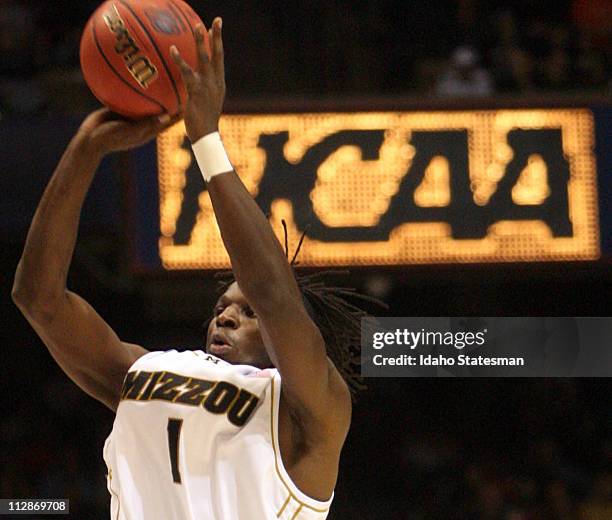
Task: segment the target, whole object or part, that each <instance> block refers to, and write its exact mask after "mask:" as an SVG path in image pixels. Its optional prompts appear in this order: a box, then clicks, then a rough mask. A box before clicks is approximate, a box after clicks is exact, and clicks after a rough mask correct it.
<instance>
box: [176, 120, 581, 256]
mask: <svg viewBox="0 0 612 520" xmlns="http://www.w3.org/2000/svg"><path fill="white" fill-rule="evenodd" d="M469 132H470V130H469V129H468V128H465V129H457V130H415V131H413V132H412V137H411V140H410V144H411V145H412V146H413V147H414V149H415V151H416V153H415V156H414V159H413V160H412V163H411V165H410V167H409V168H408V170H407V171H406V172H405V174H404V176H403V178H402V181H401V183H400V185H399V187H398V190H397V193H396V194H395V195H394V196H393V197H392V198H391V201H390V204H389V207H388V209H387V211H386V213H384V214H383V215H381V217H380V221H379V222H378V224H377V225H375V226H363V227H357V226H356V227H332V226H328V225H326V224H325V223H324V222H322V221H321V220H320V219H319V217H318V216H317V214H316V213H315V211H314V207H313V202H312V198H311V192H312V190H313V189H314V188H315V186H316V184H317V170H318V168H319V167H320V166H321V165H322V164H323V163H324V161H326V160H327V158H328V157H329V156H330V155H332V154H333V153H334V152H335V151H337V150H338V149H339V148H340V147H342V146H355V147H357V148H359V150H360V152H361V155H362V158H363V160H364V161H374V160H380V155H379V151H380V148H381V145H382V143H383V141H384V139H385V129H379V130H342V131H339V132H336V133H334V134H331V135H329V136H327V137H326V138H325V139H323V140H322V141H320V142H319V143H317V144H316V145H314V146H312V147H311V148H309V149H308V150H307V151H306V152H305V153H304V156H303V157H302V159H301V160H300V162H299V163H297V164H293V163H291V162H289V161H288V160H287V159H286V158H285V156H284V152H283V150H284V147H285V145H286V144H287V142H288V140H289V132H278V133H274V134H266V133H261V134H260V136H259V140H258V143H257V146H258V148H260V149H261V150H263V151H264V152H265V154H266V162H265V166H264V171H263V176H262V179H261V182H260V183H259V186H258V194H257V196H256V201H257V203H258V204H259V206H260V207H261V209H262V210H263V212H264V213H266V214H269V213H270V212H271V207H272V203H273V201H274V200H278V199H285V200H288V201H290V202H291V205H292V208H293V212H294V218H295V223H296V225H297V227H298V229H306V228H308V237H309V238H310V239H313V240H319V241H321V242H327V243H334V242H378V241H387V240H389V238H390V235H391V233H392V231H393V230H394V229H396V228H397V227H398V226H400V225H402V224H404V223H413V222H445V223H448V224H449V228H450V231H451V236H452V237H453V238H454V239H472V240H474V239H482V238H485V237H486V236H488V230H489V227H490V226H491V225H493V224H495V223H496V222H501V221H515V222H520V221H531V220H539V221H542V222H544V223H546V225H547V226H548V228H549V229H550V231H551V234H552V236H553V237H572V236H573V234H574V230H573V226H572V221H571V220H570V212H569V196H568V186H569V181H570V167H569V162H568V159H567V157H566V156H565V155H564V151H563V138H562V131H561V128H543V129H521V128H516V129H512V130H510V131H509V132H508V134H507V136H506V137H507V142H508V146H509V148H510V149H511V150H512V157H513V158H512V160H511V161H510V162H509V163H508V164H507V165H506V169H505V172H504V175H503V177H502V179H501V180H500V181H499V183H498V186H497V189H496V191H495V193H494V194H493V195H492V196H491V198H490V200H489V201H488V203H486V204H484V205H482V206H481V205H478V204H477V203H476V202H475V200H474V197H473V193H472V187H471V179H470V164H469V139H468V134H469ZM184 146H186V148H185V149H188V150H189V153H191V151H190V150H191V149H190V147H189V146H187V142H186V144H185V145H184ZM533 154H537V155H538V156H540V157H541V158H542V160H543V161H544V163H545V164H546V165H547V167H548V168H549V169H550V170H551V171H554V172H555V174H554V175H551V176H550V177H549V179H548V188H549V189H550V194H549V196H548V197H547V198H546V199H545V200H544V201H542V202H539V203H531V204H525V205H519V204H516V203H514V202H513V200H512V188H513V186H515V185H516V183H517V181H518V180H519V177H520V175H521V171H522V170H523V168H524V167H525V165H526V164H527V163H528V161H529V157H530V156H532V155H533ZM436 156H443V157H445V158H446V159H447V160H448V163H449V168H450V185H449V188H450V195H451V196H450V201H449V202H448V204H445V205H444V206H442V207H437V206H435V207H423V206H419V205H417V203H416V202H415V191H416V190H417V188H418V187H419V185H420V184H421V183H422V182H423V179H424V175H425V171H426V168H427V165H428V164H429V163H430V162H431V160H432V159H433V158H434V157H436ZM201 186H202V179H201V175H200V173H199V170H198V167H197V163H196V161H195V160H193V161H192V163H191V165H190V167H189V168H188V169H187V171H186V183H185V187H184V189H183V202H182V206H181V212H180V214H179V216H178V219H177V222H176V232H175V233H174V236H173V241H174V245H187V244H189V241H190V239H191V233H192V231H193V229H194V226H195V224H196V219H197V215H198V212H199V210H200V206H199V202H198V200H199V199H198V197H199V194H200V190H201Z"/></svg>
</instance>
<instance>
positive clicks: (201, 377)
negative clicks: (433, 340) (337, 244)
mask: <svg viewBox="0 0 612 520" xmlns="http://www.w3.org/2000/svg"><path fill="white" fill-rule="evenodd" d="M203 31H204V29H203V28H202V27H199V28H198V29H197V30H196V33H197V34H196V39H197V43H198V50H199V63H198V66H197V68H196V70H192V69H191V68H190V67H189V65H187V64H186V63H185V62H184V60H183V59H182V58H181V56H180V54H179V53H178V52H177V50H176V49H175V48H173V49H172V56H173V59H174V61H175V63H176V66H177V67H178V68H179V69H180V71H181V75H182V77H183V80H184V82H185V84H186V86H187V90H188V93H189V98H188V101H187V103H186V106H185V107H184V119H185V125H186V128H187V134H188V136H189V138H190V140H191V142H192V143H193V149H194V155H195V156H196V159H197V161H198V164H199V165H200V167H201V169H202V173H203V176H204V178H205V180H206V181H207V184H208V192H209V194H210V197H211V200H212V203H213V207H214V211H215V215H216V218H217V222H218V224H219V227H220V230H221V235H222V238H223V242H224V244H225V246H226V248H227V251H228V253H229V256H230V259H231V264H232V270H233V276H234V277H235V282H232V283H230V284H229V285H228V286H227V289H226V290H225V292H224V293H223V294H222V295H221V297H220V298H219V300H218V302H217V304H216V306H215V309H214V315H213V317H212V319H211V320H210V323H209V326H208V330H207V335H206V350H205V351H184V352H177V351H175V350H170V351H166V352H148V351H147V350H145V349H144V348H143V347H141V346H139V345H134V344H130V343H126V342H122V341H121V340H120V339H119V338H118V337H117V336H116V334H115V333H114V332H113V330H112V329H111V328H110V327H109V325H108V324H106V323H105V322H104V320H103V319H102V318H101V317H100V316H99V315H98V314H97V313H96V312H95V311H94V309H93V308H91V306H90V305H89V304H88V303H87V302H85V301H84V300H83V299H82V298H80V297H79V296H78V295H76V294H74V293H73V292H71V291H69V290H68V289H67V288H66V275H67V272H68V268H69V265H70V260H71V256H72V253H73V248H74V245H75V240H76V236H77V229H78V220H79V216H80V212H81V206H82V203H83V200H84V198H85V196H86V193H87V190H88V188H89V186H90V184H91V182H92V179H93V177H94V173H95V171H96V168H97V166H98V164H99V163H100V160H101V159H102V158H103V157H104V156H105V155H107V154H109V153H111V152H116V151H119V150H127V149H130V148H134V147H136V146H138V145H140V144H142V143H144V142H146V141H147V140H149V139H151V138H153V137H154V136H155V135H156V134H157V133H159V132H160V131H162V130H164V129H165V128H166V127H167V126H168V125H170V124H173V122H174V121H168V118H167V117H166V118H165V121H164V122H163V123H162V122H160V121H158V120H156V119H150V120H145V121H142V122H128V121H125V120H122V119H118V118H117V117H116V116H113V115H112V114H111V113H110V112H109V111H108V110H105V109H103V110H99V111H97V112H95V113H93V114H92V115H90V116H89V117H88V118H87V119H86V120H85V121H84V123H83V124H82V126H81V128H80V129H79V131H78V132H77V134H76V135H75V137H74V138H73V139H72V141H71V143H70V144H69V146H68V147H67V150H66V151H65V153H64V155H63V157H62V159H61V161H60V163H59V165H58V167H57V170H56V171H55V173H54V175H53V177H52V179H51V181H50V182H49V185H48V187H47V189H46V191H45V193H44V195H43V197H42V200H41V202H40V204H39V206H38V209H37V211H36V214H35V216H34V219H33V222H32V225H31V228H30V231H29V234H28V238H27V242H26V245H25V250H24V253H23V256H22V258H21V261H20V263H19V267H18V270H17V274H16V278H15V284H14V288H13V298H14V301H15V302H16V304H17V305H18V306H19V308H20V309H21V311H22V312H23V314H24V315H25V316H26V318H27V319H28V321H29V322H30V323H31V325H32V326H33V327H34V329H35V330H36V332H37V333H38V334H39V335H40V337H41V338H42V340H43V341H44V342H45V344H46V345H47V347H48V349H49V351H50V353H51V355H52V356H53V357H54V358H55V360H56V361H57V362H58V364H59V365H60V366H61V367H62V369H63V370H64V371H65V372H66V374H67V375H68V376H69V377H70V378H71V379H72V380H73V381H74V382H75V383H76V384H77V385H78V386H79V387H80V388H82V389H83V390H84V391H85V392H87V393H88V394H89V395H91V396H92V397H94V398H96V399H98V400H99V401H101V402H102V403H104V404H105V405H107V406H108V407H109V408H111V409H112V410H113V411H116V418H115V422H114V426H113V430H112V432H111V434H110V436H109V437H108V439H107V441H106V444H105V446H104V459H105V462H106V464H107V467H108V478H107V484H108V489H109V491H110V493H111V518H112V519H125V520H158V519H159V520H172V519H176V520H179V519H181V520H182V519H193V520H195V519H199V520H204V519H206V520H234V519H240V520H258V519H278V518H280V519H285V520H289V519H293V520H296V519H297V520H307V519H317V520H320V519H323V518H325V517H326V516H327V513H328V510H329V507H330V504H331V501H332V498H333V491H334V487H335V485H336V480H337V476H338V463H339V457H340V451H341V448H342V445H343V443H344V440H345V438H346V435H347V431H348V428H349V424H350V420H351V391H350V389H349V386H350V387H351V389H352V388H353V387H354V386H355V384H356V379H355V378H356V375H355V373H354V367H355V365H354V361H355V357H354V356H355V352H356V351H355V348H354V347H355V343H356V340H357V342H358V338H359V321H358V318H359V317H360V316H361V315H363V313H362V312H361V311H360V310H359V309H358V308H357V307H354V306H352V305H351V304H350V303H348V302H346V301H345V300H344V299H343V298H342V295H343V294H346V292H343V291H339V292H338V291H337V292H334V291H333V290H332V291H331V292H330V290H324V288H323V289H322V284H321V283H320V282H318V280H317V278H316V277H314V278H313V277H310V278H301V279H298V280H296V277H295V276H294V273H293V269H292V266H291V265H290V263H289V262H288V260H287V256H286V252H283V250H282V248H281V247H280V245H279V243H278V241H277V239H276V237H275V236H274V234H273V232H272V229H271V228H270V225H269V223H268V221H267V220H266V218H265V216H264V215H263V213H262V212H261V211H260V209H259V207H258V206H257V204H256V203H255V201H254V200H253V198H252V197H251V196H250V194H249V193H248V191H247V190H246V189H245V187H244V185H243V184H242V182H241V181H240V178H239V177H238V175H237V174H236V173H235V172H234V171H233V168H232V166H231V164H230V163H229V161H228V158H227V155H226V154H225V151H224V148H223V143H222V141H221V139H220V137H219V134H218V122H219V117H220V114H221V109H222V106H223V101H224V96H225V81H224V61H223V44H222V39H221V20H220V19H216V20H215V21H214V23H213V26H212V29H211V30H210V39H211V55H210V57H209V55H208V54H207V52H206V50H205V48H204V37H203ZM298 282H299V283H298ZM317 323H319V325H317ZM328 355H329V357H328ZM330 358H332V359H333V360H334V361H335V363H334V362H332V360H331V359H330ZM340 372H342V376H341V374H340ZM343 376H344V377H343ZM345 379H346V380H345ZM347 382H348V384H347Z"/></svg>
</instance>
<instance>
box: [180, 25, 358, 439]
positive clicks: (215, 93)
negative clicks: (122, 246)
mask: <svg viewBox="0 0 612 520" xmlns="http://www.w3.org/2000/svg"><path fill="white" fill-rule="evenodd" d="M200 31H204V29H203V28H199V29H197V30H196V39H197V41H198V48H199V60H198V61H199V63H198V67H197V69H196V70H192V69H191V68H190V67H189V65H187V64H186V63H185V61H184V60H183V59H182V58H181V57H180V55H179V53H178V51H176V49H174V48H173V49H172V52H171V54H172V57H173V59H174V61H175V63H176V64H177V66H178V67H179V69H180V71H181V74H182V77H183V80H184V82H185V84H186V87H187V91H188V94H189V97H188V101H187V104H186V106H185V110H184V117H185V126H186V129H187V134H188V136H189V138H190V140H191V142H192V143H196V142H197V141H198V140H199V139H201V138H202V137H204V136H206V135H208V134H211V133H213V132H216V131H218V124H219V118H220V115H221V110H222V107H223V101H224V98H225V73H224V62H223V43H222V39H221V20H220V19H216V20H215V21H214V22H213V27H212V29H211V31H210V37H211V55H210V57H209V56H208V54H207V52H206V50H205V44H204V38H203V32H200ZM208 192H209V194H210V198H211V201H212V205H213V208H214V212H215V216H216V218H217V222H218V224H219V228H220V230H221V236H222V238H223V243H224V244H225V247H226V249H227V252H228V254H229V257H230V260H231V263H232V270H233V272H234V276H235V277H236V281H237V282H238V285H239V287H240V289H241V290H242V292H243V294H244V295H245V297H246V299H247V300H248V302H249V304H250V305H251V307H252V308H253V310H254V311H255V313H256V314H257V317H258V319H259V323H260V329H261V330H262V332H263V337H264V341H265V342H266V348H267V350H268V354H269V356H270V358H271V360H272V362H273V363H274V365H275V366H276V368H277V369H278V370H279V372H280V373H281V376H282V378H283V397H284V399H285V401H286V403H287V404H288V405H289V408H290V410H291V413H292V414H293V415H294V416H295V417H296V418H297V419H299V420H300V422H301V423H302V424H307V425H309V426H308V427H307V428H306V431H305V433H306V434H307V435H309V436H311V438H312V437H318V436H321V437H323V438H326V439H328V440H329V439H330V436H331V437H334V438H337V439H338V440H340V441H341V442H342V441H343V440H344V436H345V435H346V432H347V430H348V425H349V422H350V414H351V399H350V394H349V390H348V387H347V385H346V383H345V382H344V380H343V379H342V377H341V376H340V374H339V373H338V371H337V370H336V368H335V367H334V365H333V363H331V361H330V360H329V359H328V358H327V353H326V349H325V344H324V341H323V338H322V336H321V333H320V331H319V329H318V328H317V326H316V325H315V324H314V323H313V322H312V320H311V319H310V317H309V316H308V313H307V312H306V309H305V307H304V304H303V302H302V295H301V292H300V290H299V288H298V286H297V282H296V280H295V277H294V275H293V270H292V268H291V266H290V265H289V263H288V262H287V259H286V256H285V254H284V252H283V250H282V248H281V245H280V244H279V242H278V240H277V238H276V236H275V235H274V233H273V231H272V228H271V227H270V224H269V222H268V220H267V219H266V217H265V216H264V214H263V213H262V211H261V210H260V208H259V207H258V206H257V204H256V202H255V201H254V199H253V197H252V196H251V195H250V193H249V192H248V191H247V189H246V188H245V186H244V184H243V183H242V181H241V180H240V178H239V177H238V175H237V174H236V172H235V171H227V172H225V173H223V174H221V175H216V176H214V177H213V178H212V179H211V180H210V181H209V183H208Z"/></svg>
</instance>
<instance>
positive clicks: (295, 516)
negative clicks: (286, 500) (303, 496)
mask: <svg viewBox="0 0 612 520" xmlns="http://www.w3.org/2000/svg"><path fill="white" fill-rule="evenodd" d="M302 507H304V504H300V507H298V508H297V509H296V510H295V513H293V516H292V517H291V520H295V519H296V518H297V515H299V514H300V511H301V510H302Z"/></svg>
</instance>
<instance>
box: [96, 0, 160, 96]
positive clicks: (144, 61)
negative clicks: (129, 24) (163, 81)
mask: <svg viewBox="0 0 612 520" xmlns="http://www.w3.org/2000/svg"><path fill="white" fill-rule="evenodd" d="M104 21H105V22H106V25H107V27H108V28H109V29H110V31H111V32H113V34H114V35H115V39H116V43H115V52H116V53H117V54H119V55H120V56H121V57H122V58H123V61H125V64H126V66H127V68H128V70H129V71H130V74H131V75H132V77H133V78H134V79H135V80H136V81H137V82H138V84H139V85H140V86H141V87H142V88H148V87H149V85H150V84H151V83H153V82H154V81H155V80H156V79H157V68H156V67H155V65H153V64H152V63H151V61H150V60H149V58H147V57H146V56H145V55H144V54H142V53H141V52H140V47H138V45H136V42H135V41H134V38H132V36H131V35H130V33H129V31H128V30H127V29H126V27H125V23H124V22H123V20H122V19H121V16H120V15H119V12H118V11H117V8H116V7H115V6H114V5H113V8H112V10H109V11H107V12H106V13H104Z"/></svg>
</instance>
